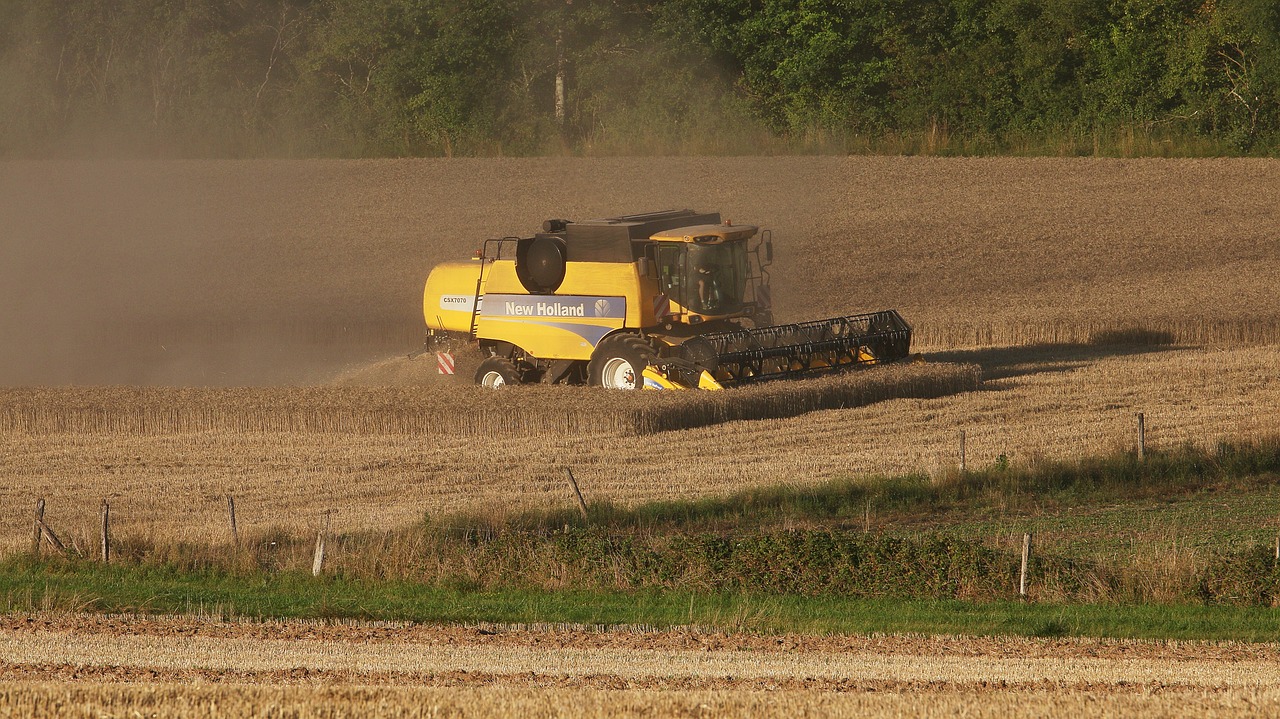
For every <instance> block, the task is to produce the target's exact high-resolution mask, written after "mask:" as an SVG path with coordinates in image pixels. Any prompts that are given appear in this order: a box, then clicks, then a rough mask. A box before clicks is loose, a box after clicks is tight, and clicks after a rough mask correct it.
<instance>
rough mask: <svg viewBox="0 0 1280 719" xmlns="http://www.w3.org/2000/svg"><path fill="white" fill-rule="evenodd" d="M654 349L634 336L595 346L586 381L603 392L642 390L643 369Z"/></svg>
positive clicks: (651, 358)
mask: <svg viewBox="0 0 1280 719" xmlns="http://www.w3.org/2000/svg"><path fill="white" fill-rule="evenodd" d="M653 356H654V353H653V348H652V347H650V346H649V343H648V342H645V341H644V340H642V339H640V338H639V337H637V336H636V335H614V336H613V337H610V338H608V339H606V340H605V341H603V342H601V343H600V344H599V345H597V346H596V350H595V352H592V353H591V362H590V364H588V365H587V377H588V381H589V383H590V384H591V386H593V387H604V388H606V389H640V388H642V387H644V376H643V373H644V368H645V367H647V366H649V364H651V363H652V361H653Z"/></svg>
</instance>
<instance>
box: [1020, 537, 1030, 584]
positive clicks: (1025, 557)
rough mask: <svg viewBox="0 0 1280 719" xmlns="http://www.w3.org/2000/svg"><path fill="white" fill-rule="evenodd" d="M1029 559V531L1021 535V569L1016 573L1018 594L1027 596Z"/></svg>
mask: <svg viewBox="0 0 1280 719" xmlns="http://www.w3.org/2000/svg"><path fill="white" fill-rule="evenodd" d="M1030 561H1031V533H1030V532H1028V533H1026V534H1024V535H1022V571H1021V572H1019V574H1018V596H1020V597H1023V598H1026V596H1027V563H1028V562H1030Z"/></svg>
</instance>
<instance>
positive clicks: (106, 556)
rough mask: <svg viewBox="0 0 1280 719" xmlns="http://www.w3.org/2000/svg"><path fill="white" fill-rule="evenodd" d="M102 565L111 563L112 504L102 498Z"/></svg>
mask: <svg viewBox="0 0 1280 719" xmlns="http://www.w3.org/2000/svg"><path fill="white" fill-rule="evenodd" d="M102 563H103V564H110V563H111V504H110V503H109V502H107V499H106V497H103V498H102Z"/></svg>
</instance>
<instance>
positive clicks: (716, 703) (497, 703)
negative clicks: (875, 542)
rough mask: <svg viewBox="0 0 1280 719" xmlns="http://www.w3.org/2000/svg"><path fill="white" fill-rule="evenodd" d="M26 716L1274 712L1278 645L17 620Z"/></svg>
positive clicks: (8, 688)
mask: <svg viewBox="0 0 1280 719" xmlns="http://www.w3.org/2000/svg"><path fill="white" fill-rule="evenodd" d="M3 625H4V626H3V628H0V700H3V706H4V707H5V709H6V712H7V716H12V717H30V716H40V715H42V714H43V713H44V712H48V711H53V710H57V711H61V712H67V711H69V712H72V713H71V714H66V715H69V716H85V717H88V716H132V715H133V713H134V712H141V713H143V714H147V713H150V712H161V713H163V714H165V715H166V716H179V717H203V716H219V715H224V716H225V715H227V714H228V713H234V714H236V715H241V716H281V715H289V716H302V717H312V716H317V717H319V716H343V715H351V714H364V713H370V712H372V713H377V714H378V715H385V716H398V717H427V716H473V715H480V716H496V715H513V713H518V714H519V715H521V716H538V717H595V716H657V717H677V716H690V715H693V716H794V715H796V714H803V713H816V714H820V715H823V716H875V717H880V716H884V717H889V716H903V715H912V716H955V715H956V714H964V715H967V716H990V717H996V716H1016V717H1021V716H1026V717H1031V716H1044V715H1046V714H1047V713H1048V714H1056V713H1058V712H1064V711H1073V712H1084V713H1085V714H1086V715H1107V716H1116V717H1137V716H1173V715H1181V716H1185V715H1189V713H1190V714H1195V715H1199V716H1207V715H1212V716H1221V717H1235V716H1257V715H1258V713H1267V712H1271V711H1275V710H1276V709H1277V708H1280V693H1277V690H1276V689H1275V685H1276V681H1277V680H1278V679H1280V675H1278V674H1277V673H1278V672H1280V652H1278V650H1277V647H1276V646H1275V645H1243V644H1234V643H1230V642H1227V643H1209V642H1181V643H1163V642H1139V641H1116V640H1109V641H1108V640H1082V639H1074V640H1063V639H1055V640H1037V639H992V638H964V637H932V638H916V637H872V638H858V637H805V636H783V637H754V636H750V635H723V634H704V633H701V632H698V631H678V632H651V631H639V630H636V631H612V632H604V633H600V632H592V631H583V630H578V629H572V628H561V629H553V628H542V629H536V628H508V627H500V626H495V627H489V628H484V629H483V630H481V629H479V628H474V629H473V628H465V627H439V628H437V627H429V626H422V625H360V624H346V625H329V624H321V623H315V622H309V623H301V622H252V623H236V622H225V621H219V620H212V619H183V618H172V619H166V618H134V617H110V618H99V617H80V616H77V615H26V616H22V615H19V616H11V617H7V618H6V619H5V620H4V621H3Z"/></svg>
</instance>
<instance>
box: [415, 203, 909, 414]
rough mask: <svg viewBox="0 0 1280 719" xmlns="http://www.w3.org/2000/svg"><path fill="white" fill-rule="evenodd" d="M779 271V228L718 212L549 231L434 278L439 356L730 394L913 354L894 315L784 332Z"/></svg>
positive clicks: (432, 334) (538, 374)
mask: <svg viewBox="0 0 1280 719" xmlns="http://www.w3.org/2000/svg"><path fill="white" fill-rule="evenodd" d="M753 240H755V242H754V244H752V243H753ZM772 261H773V244H772V242H771V241H770V238H769V233H768V231H767V230H766V231H764V232H760V231H759V230H758V229H757V228H756V227H754V226H752V225H735V224H732V223H730V222H722V221H721V219H720V215H719V214H716V213H711V214H700V213H697V212H694V211H692V210H671V211H666V212H653V213H648V214H643V215H626V216H623V217H611V218H607V219H602V220H589V221H585V222H572V221H569V220H548V221H546V222H544V223H543V231H542V232H540V233H537V234H535V235H533V236H532V237H505V238H501V239H494V240H487V241H486V242H485V243H484V246H483V248H482V249H480V250H479V251H477V252H476V257H475V259H474V260H473V261H471V262H449V263H444V264H441V265H439V266H437V267H436V268H435V269H434V270H432V271H431V275H430V276H429V277H428V278H427V284H426V289H425V290H424V292H423V316H424V318H425V319H426V322H427V327H428V335H429V337H428V345H427V346H428V348H434V349H443V348H446V347H449V346H451V345H452V344H454V343H457V342H459V341H465V342H469V343H472V342H473V343H477V344H478V345H479V347H480V350H481V352H482V353H483V354H484V356H485V359H484V361H483V362H482V363H481V364H480V368H479V370H478V371H477V372H476V382H477V383H478V384H481V385H484V386H486V387H501V386H503V385H510V384H524V383H532V382H545V383H569V384H590V385H595V386H600V387H610V388H615V389H637V388H640V387H645V388H652V389H684V388H695V387H696V388H702V389H719V388H721V387H726V386H730V385H739V384H745V383H748V382H754V381H758V380H765V379H772V378H776V377H788V376H794V375H799V374H805V373H813V372H822V371H831V370H834V369H842V368H846V367H855V366H858V365H866V364H874V363H878V362H886V361H890V360H895V359H900V358H902V357H906V356H907V354H908V353H909V351H910V345H911V328H910V327H909V326H908V325H907V323H906V322H904V321H903V319H902V317H900V316H899V315H898V313H897V312H895V311H893V310H887V311H883V312H875V313H871V314H864V315H853V316H848V317H833V318H831V319H825V320H816V321H811V322H802V323H798V324H785V325H773V324H772V312H771V304H770V294H769V272H768V266H769V265H770V263H771V262H772ZM424 349H425V348H424Z"/></svg>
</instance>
